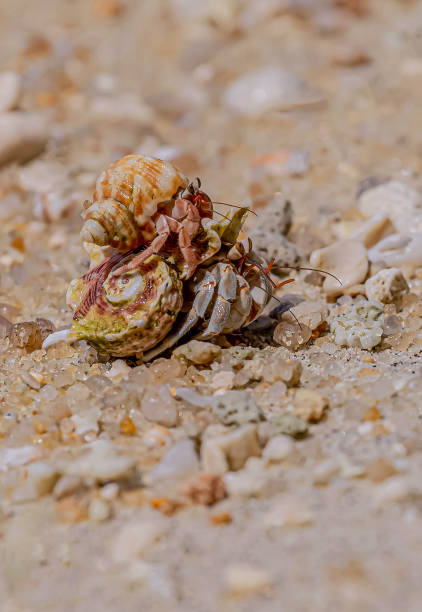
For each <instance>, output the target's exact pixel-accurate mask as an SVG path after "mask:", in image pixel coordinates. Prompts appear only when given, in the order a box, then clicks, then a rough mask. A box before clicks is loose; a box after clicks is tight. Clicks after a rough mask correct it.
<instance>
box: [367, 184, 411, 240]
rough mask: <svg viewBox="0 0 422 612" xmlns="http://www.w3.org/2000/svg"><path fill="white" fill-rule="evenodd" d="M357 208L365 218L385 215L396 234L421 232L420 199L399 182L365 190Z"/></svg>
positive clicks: (409, 188)
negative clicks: (390, 221) (387, 216)
mask: <svg viewBox="0 0 422 612" xmlns="http://www.w3.org/2000/svg"><path fill="white" fill-rule="evenodd" d="M359 208H360V210H361V212H363V214H364V215H366V216H367V217H372V216H373V215H376V214H378V213H387V214H388V215H389V217H390V219H391V220H392V222H393V224H394V226H395V228H396V230H397V231H398V232H404V233H408V232H420V231H422V198H421V196H420V194H419V193H418V192H417V191H415V190H414V189H412V188H411V187H408V186H407V185H405V184H404V183H401V182H400V181H389V182H388V183H383V184H382V185H377V186H376V187H373V188H372V189H367V190H365V191H364V192H363V193H362V195H361V196H360V197H359Z"/></svg>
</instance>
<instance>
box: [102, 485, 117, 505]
mask: <svg viewBox="0 0 422 612" xmlns="http://www.w3.org/2000/svg"><path fill="white" fill-rule="evenodd" d="M119 491H120V487H119V485H118V484H117V482H109V483H108V484H106V485H104V486H103V487H101V489H100V495H101V497H102V498H103V499H105V500H107V501H112V500H113V499H116V497H117V496H118V494H119Z"/></svg>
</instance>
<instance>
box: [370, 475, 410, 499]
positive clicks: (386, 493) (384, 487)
mask: <svg viewBox="0 0 422 612" xmlns="http://www.w3.org/2000/svg"><path fill="white" fill-rule="evenodd" d="M412 493H413V491H412V487H411V486H410V483H409V481H408V479H407V478H406V477H405V476H393V477H392V478H389V479H388V480H387V481H386V482H383V483H381V484H379V485H378V486H377V487H376V489H375V491H374V502H375V505H376V506H379V507H382V506H384V505H385V504H389V503H400V502H404V501H407V500H409V499H410V498H411V497H412Z"/></svg>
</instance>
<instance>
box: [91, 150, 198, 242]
mask: <svg viewBox="0 0 422 612" xmlns="http://www.w3.org/2000/svg"><path fill="white" fill-rule="evenodd" d="M187 185H188V179H187V178H186V177H185V176H184V175H183V174H182V173H181V172H180V171H179V170H178V169H177V168H176V167H175V166H173V164H171V163H170V162H167V161H163V160H161V159H155V158H153V157H146V156H144V155H126V157H122V159H119V160H117V161H115V162H114V163H112V164H111V165H110V166H109V167H108V168H107V169H106V170H104V172H102V173H101V174H100V176H99V177H98V179H97V182H96V189H95V192H94V196H93V200H92V203H91V205H90V206H89V207H88V208H87V209H86V211H85V213H84V216H85V223H84V226H83V228H82V232H81V237H82V240H84V241H85V242H93V243H95V244H98V245H100V246H105V245H110V246H113V247H114V248H116V249H118V250H119V251H123V252H126V251H128V250H130V249H132V248H135V247H136V246H140V245H141V244H145V243H147V242H150V241H151V240H152V239H153V238H154V237H155V235H156V230H155V225H154V223H153V221H152V217H153V215H154V214H155V213H156V212H157V210H158V208H159V206H160V204H161V203H163V202H167V201H168V200H171V199H172V198H173V197H174V196H175V195H176V194H177V192H178V191H181V190H183V189H185V188H186V187H187Z"/></svg>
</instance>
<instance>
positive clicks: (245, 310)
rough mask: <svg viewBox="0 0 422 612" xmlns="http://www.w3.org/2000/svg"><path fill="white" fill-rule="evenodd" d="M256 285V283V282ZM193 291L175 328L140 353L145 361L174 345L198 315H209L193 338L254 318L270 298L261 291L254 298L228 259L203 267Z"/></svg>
mask: <svg viewBox="0 0 422 612" xmlns="http://www.w3.org/2000/svg"><path fill="white" fill-rule="evenodd" d="M264 282H265V280H264ZM256 287H260V284H259V282H258V284H257V285H256ZM195 293H196V295H195V299H194V301H193V304H192V308H191V309H190V311H189V312H188V314H187V315H186V318H185V320H184V321H183V323H182V324H181V326H180V327H179V329H178V331H177V332H175V333H174V334H171V335H169V336H167V338H166V339H165V340H163V342H161V343H160V344H159V345H158V346H156V347H154V348H153V349H151V350H150V351H147V352H146V353H144V360H145V361H149V360H151V359H154V358H155V357H157V355H159V354H160V353H163V352H164V351H165V350H167V349H169V348H171V347H172V346H174V345H175V344H176V343H177V342H178V341H179V340H180V339H181V338H183V336H184V335H186V334H187V333H188V332H189V331H190V330H191V329H192V328H193V327H194V326H195V325H197V324H198V322H199V321H200V319H203V320H204V321H206V316H207V313H210V316H209V320H208V322H207V324H206V327H205V329H203V330H202V331H200V332H199V333H198V334H197V335H196V336H195V338H198V339H201V340H205V339H207V338H211V337H213V336H217V335H218V334H221V333H228V332H230V331H233V330H234V329H239V328H240V327H242V326H243V325H245V324H247V323H250V322H251V321H252V320H253V319H255V318H256V316H258V315H259V314H260V313H261V312H262V309H263V308H264V307H265V306H266V305H267V303H268V301H269V300H270V295H267V294H266V293H265V297H264V300H263V302H262V303H260V304H258V303H257V302H255V300H254V299H253V297H252V295H251V288H250V286H249V284H248V282H247V281H246V280H245V278H243V276H240V275H239V274H237V273H236V269H235V268H234V266H233V265H232V264H231V263H228V262H227V263H226V262H220V263H217V264H216V265H214V266H213V267H212V268H211V269H209V270H207V271H206V272H205V276H204V278H203V280H202V281H200V282H199V283H197V285H196V286H195Z"/></svg>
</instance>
